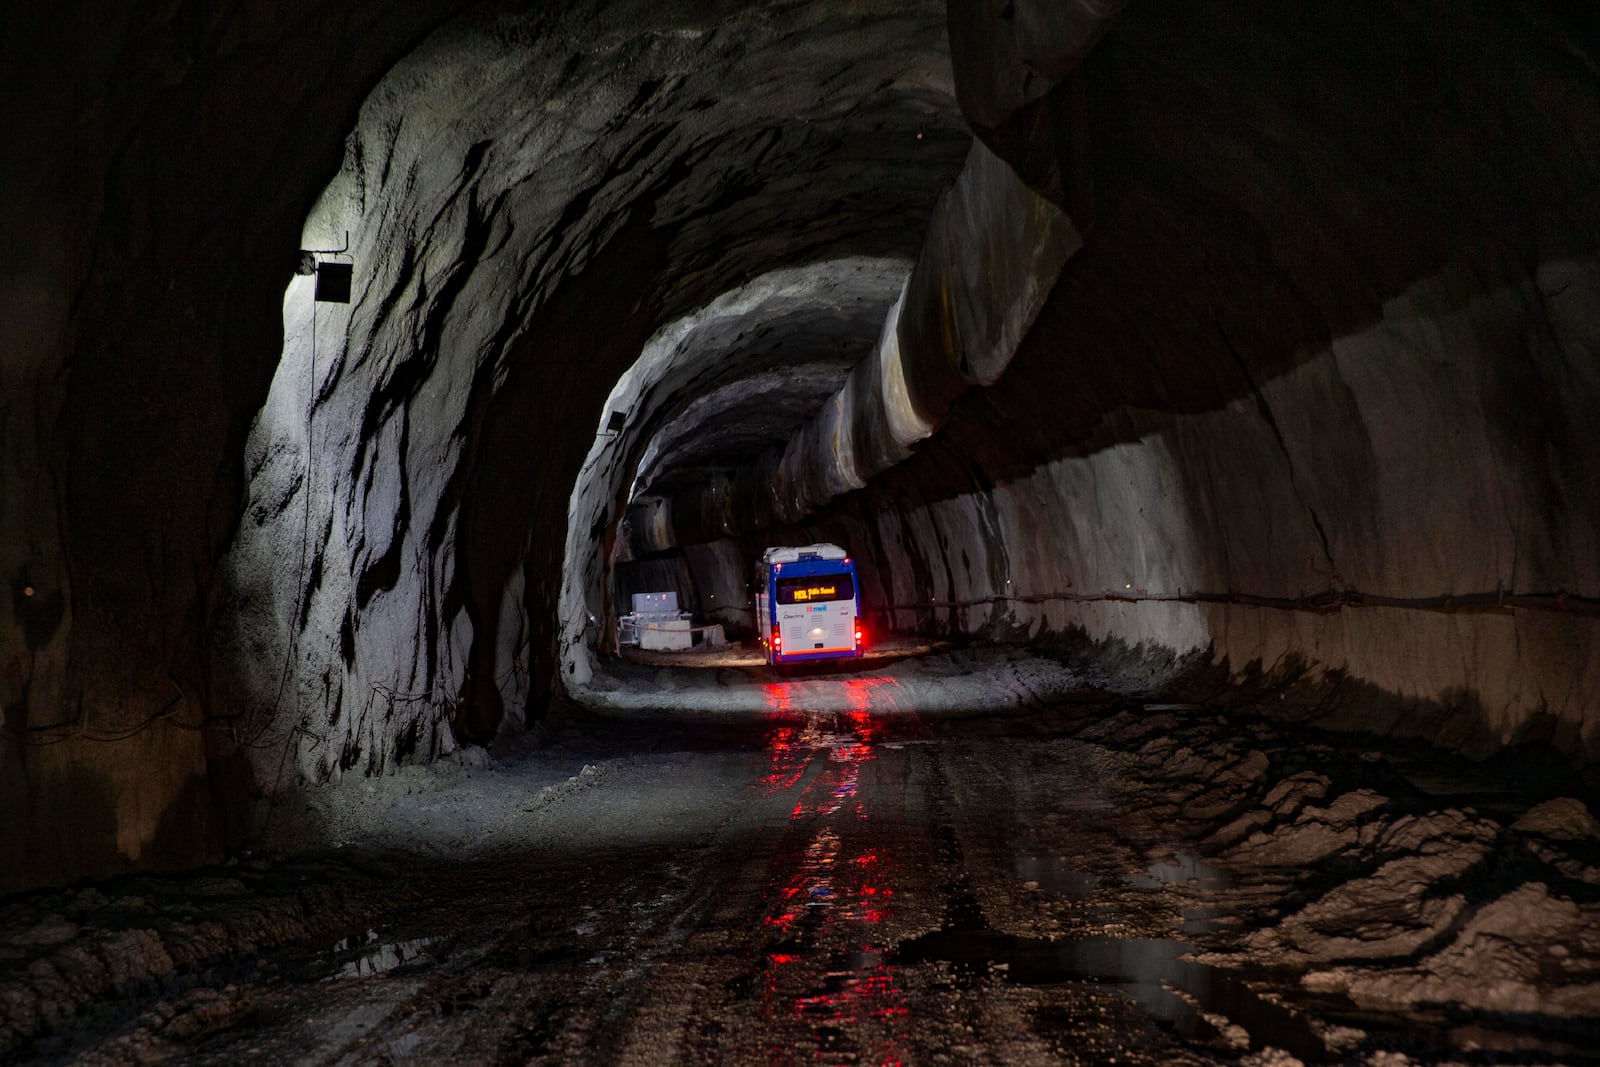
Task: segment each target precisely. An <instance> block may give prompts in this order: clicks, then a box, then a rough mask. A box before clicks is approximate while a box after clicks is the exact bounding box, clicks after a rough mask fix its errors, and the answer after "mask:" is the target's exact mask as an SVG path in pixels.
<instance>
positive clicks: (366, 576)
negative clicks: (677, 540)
mask: <svg viewBox="0 0 1600 1067" xmlns="http://www.w3.org/2000/svg"><path fill="white" fill-rule="evenodd" d="M782 7H783V11H782V17H776V16H775V13H774V11H773V10H772V9H771V6H770V5H768V6H762V5H757V6H753V7H751V6H740V7H739V8H738V9H737V10H733V9H730V10H728V11H722V12H718V11H706V10H704V9H703V8H702V7H701V6H700V5H693V4H682V5H664V6H663V5H657V4H635V3H622V4H600V3H592V4H582V5H567V6H565V7H563V8H561V9H559V10H555V9H549V8H548V7H547V6H544V5H539V6H537V7H536V10H533V11H529V12H526V13H523V14H520V15H517V16H514V17H513V16H496V17H493V18H484V19H467V20H463V21H462V22H460V23H456V24H453V25H452V26H450V27H449V28H447V30H445V31H443V32H441V33H439V34H437V35H435V36H434V37H433V38H431V39H430V40H429V41H428V42H427V43H426V44H425V45H424V46H423V47H422V48H420V49H418V50H417V51H416V52H415V53H413V54H412V55H410V56H409V57H407V59H406V60H405V61H404V62H402V63H401V64H399V65H397V66H396V67H395V69H394V70H393V71H392V72H391V73H390V74H389V76H388V77H386V78H385V79H384V82H383V84H382V85H380V86H379V88H378V89H377V90H376V91H375V92H374V93H373V94H372V96H371V97H370V98H369V100H368V102H367V104H366V105H365V107H364V108H363V111H362V114H361V118H360V121H359V123H358V124H357V127H356V131H355V133H354V134H352V136H351V138H350V141H349V144H348V149H347V153H346V158H345V166H344V169H343V171H342V173H341V174H340V176H339V178H338V180H336V181H335V182H334V184H333V185H331V186H330V187H329V188H328V190H327V191H326V193H325V194H324V196H323V197H322V199H321V201H320V202H319V204H318V206H317V208H316V210H315V211H314V212H313V213H312V216H311V218H310V219H309V220H308V221H307V224H306V229H305V236H304V241H305V243H306V245H307V246H308V247H323V248H326V247H333V246H337V245H338V244H339V243H340V241H341V240H342V236H343V233H344V232H345V231H346V230H349V231H350V233H351V238H352V242H353V245H352V255H353V257H354V262H355V264H356V282H355V294H354V299H353V302H352V303H351V304H350V305H349V306H348V307H334V308H324V309H323V310H321V311H318V312H316V315H317V319H316V331H315V337H316V341H315V353H313V341H312V338H313V333H312V330H311V328H310V323H311V315H312V314H313V311H312V305H311V303H310V299H309V296H310V294H309V293H308V292H307V291H306V290H307V285H308V283H297V284H296V285H293V286H291V287H290V289H289V291H288V292H287V293H286V294H285V296H284V322H285V338H286V339H285V346H284V352H283V357H282V360H281V362H280V364H279V367H278V372H277V375H276V377H275V378H274V381H273V384H272V389H271V393H270V395H269V397H268V400H267V402H266V404H265V405H264V407H263V409H262V412H261V415H260V417H259V418H258V420H257V421H256V423H255V425H254V426H253V428H252V433H251V437H250V440H249V442H248V444H247V447H246V451H245V457H246V467H247V470H248V471H249V473H250V485H249V498H248V500H247V503H246V507H245V513H246V519H245V521H244V522H243V523H242V524H241V527H240V531H239V535H238V538H237V539H236V542H235V544H234V547H233V550H232V552H231V553H230V555H229V558H228V559H227V561H226V572H225V584H226V587H227V588H228V590H229V594H230V600H229V604H228V611H227V614H226V618H225V625H224V626H223V627H222V628H220V629H219V640H218V650H217V651H218V656H219V658H224V657H226V656H228V655H230V654H231V655H232V656H233V657H234V658H233V660H232V661H231V664H230V663H223V664H221V665H219V670H226V669H227V668H228V667H229V666H230V665H231V666H232V667H233V669H232V670H231V671H229V672H228V676H227V679H226V682H227V684H228V686H229V691H230V692H231V693H233V694H234V699H236V700H237V701H238V702H239V703H240V704H241V705H244V706H246V707H248V708H250V709H252V710H253V711H254V712H256V713H257V714H258V715H259V716H260V720H259V721H260V722H261V723H262V724H263V728H264V729H267V730H275V731H276V732H277V733H279V734H283V733H285V732H289V733H292V735H293V742H292V746H291V749H290V751H291V753H292V755H293V758H294V759H295V761H296V763H295V764H294V766H296V769H297V771H298V773H300V774H301V775H303V776H305V777H306V778H308V779H311V780H314V781H324V780H328V779H331V778H336V777H339V776H341V775H344V774H350V773H363V774H373V773H379V772H381V771H382V770H384V769H385V768H386V767H388V766H391V765H392V764H393V763H394V762H395V761H396V760H406V759H425V758H428V757H430V756H432V755H434V754H437V753H438V752H440V751H444V750H446V749H448V748H449V747H450V746H451V745H453V744H456V743H460V742H462V741H467V742H481V741H485V740H487V739H488V738H490V737H492V736H493V735H494V734H495V732H496V731H497V730H498V729H500V728H501V726H502V724H504V723H506V722H507V721H509V722H511V723H512V724H516V723H518V722H521V721H523V719H524V716H525V715H526V714H529V713H530V711H531V713H536V712H537V710H538V707H539V705H541V704H542V702H543V701H544V700H546V699H547V698H548V697H549V695H550V694H551V693H552V691H553V689H554V675H555V672H556V658H555V652H556V644H557V640H558V637H559V636H561V635H563V634H564V633H565V632H566V629H567V628H568V627H576V629H577V630H578V632H580V633H581V632H582V631H583V629H584V628H585V626H586V625H587V609H586V608H585V607H584V605H583V604H582V603H581V602H576V603H567V602H564V601H563V600H562V599H561V598H560V590H561V576H562V570H563V567H562V564H563V559H564V550H565V547H566V541H567V538H566V534H567V518H568V509H567V504H568V500H569V495H570V491H571V487H572V485H573V484H574V482H575V480H576V479H577V477H578V475H579V472H580V470H581V468H582V466H583V463H584V457H585V454H586V453H587V452H588V451H589V450H590V445H591V443H592V442H594V441H595V439H596V437H597V436H598V435H600V434H602V433H603V432H604V426H605V425H606V424H607V422H608V420H609V411H608V409H607V407H606V401H607V394H608V392H609V391H610V390H611V387H612V383H613V382H616V381H617V379H618V377H619V376H620V375H621V374H622V373H623V371H624V370H625V369H626V368H627V367H628V365H629V363H630V361H632V360H633V359H634V358H635V357H637V356H638V354H639V353H640V351H641V350H642V349H643V348H644V347H645V345H646V342H647V341H648V340H649V338H651V337H652V336H653V335H655V334H656V333H657V331H658V330H659V329H661V328H662V326H663V324H666V323H671V322H674V321H677V320H680V319H683V318H685V317H686V316H688V315H689V314H690V313H691V312H693V311H694V310H695V309H697V308H703V307H706V306H707V305H712V304H714V303H715V301H716V300H717V298H719V297H722V296H724V295H725V294H729V293H733V292H738V291H742V290H741V289H740V287H741V285H743V284H744V283H746V282H748V281H749V280H750V279H751V278H752V277H754V276H756V275H758V274H760V273H761V272H763V271H767V272H781V271H784V270H791V271H801V272H802V273H804V272H806V271H810V272H812V273H811V274H810V275H807V276H809V277H813V278H815V277H821V276H823V275H825V274H826V270H825V269H824V268H822V267H821V266H820V265H823V264H829V263H847V262H854V261H855V260H857V259H859V260H861V261H863V262H871V263H874V264H877V266H874V267H873V268H872V269H871V270H867V271H864V272H859V273H852V274H851V275H850V276H849V277H847V278H845V279H844V281H843V283H842V284H843V289H844V292H845V293H846V294H847V295H850V294H854V295H856V296H860V295H862V294H866V295H868V296H872V298H873V299H878V297H877V296H875V295H874V294H877V293H878V290H880V289H884V286H883V285H882V284H880V282H881V278H882V277H883V276H884V274H883V272H884V270H885V269H887V270H889V271H890V272H891V273H893V274H898V273H900V272H903V270H904V266H903V265H902V261H904V260H906V259H908V258H909V255H910V254H911V253H912V252H914V251H915V249H916V247H917V246H918V244H919V243H920V240H921V235H922V231H923V229H924V227H925V225H926V217H927V212H928V211H929V210H930V208H931V205H932V203H933V201H934V199H935V198H936V196H937V194H938V191H939V189H940V188H941V187H942V186H943V184H944V183H946V182H947V181H948V176H949V174H950V173H951V172H952V171H953V170H954V168H955V166H957V165H958V164H959V160H960V156H961V154H962V153H963V152H964V151H965V149H966V147H967V144H968V143H969V141H970V137H969V135H968V134H967V133H966V131H965V129H964V128H963V127H962V125H961V122H960V119H959V116H958V114H957V112H956V109H955V106H954V101H953V99H952V97H951V94H950V90H949V84H948V82H949V74H948V64H947V60H946V58H945V49H944V27H943V9H942V7H941V6H940V5H938V4H923V5H918V6H914V7H913V8H910V9H907V8H905V7H904V6H903V5H899V4H890V3H882V4H867V5H855V6H852V7H851V8H850V9H849V10H840V9H835V8H833V7H831V6H829V5H808V6H802V7H799V8H792V7H790V6H788V5H782ZM819 86H826V89H825V90H823V89H819V88H818V87H819ZM884 263H888V264H889V266H888V267H887V268H885V267H884V266H883V264H884ZM888 293H889V290H887V289H885V291H884V294H883V296H882V301H883V302H885V303H886V302H887V300H888V299H889V296H888ZM846 303H848V301H846ZM774 310H775V313H776V312H778V311H782V309H781V308H775V309H774ZM818 314H819V315H820V314H821V312H818ZM878 314H880V315H881V310H880V311H879V312H878ZM801 318H803V316H801ZM795 329H796V330H797V331H799V333H803V332H804V329H803V323H801V324H800V325H797V326H796V327H795ZM711 362H714V360H713V361H711ZM696 373H701V374H704V373H710V368H709V367H707V366H702V367H698V368H696V367H689V368H688V369H687V370H685V372H684V373H683V374H682V375H680V376H679V380H675V381H670V382H665V383H659V384H661V388H662V389H664V390H665V391H667V392H673V391H674V390H677V391H679V392H681V391H682V389H681V387H683V386H685V385H686V384H687V385H692V384H694V383H695V381H697V380H698V379H697V378H696ZM650 384H652V385H654V384H658V383H650ZM632 406H633V405H632V404H631V403H630V404H629V405H627V407H628V409H629V410H630V411H631V409H632ZM594 506H595V507H596V508H597V509H598V511H597V513H596V514H594V515H590V516H588V517H586V518H585V520H584V521H583V523H582V524H581V526H580V528H579V535H580V536H586V537H587V538H588V539H589V540H590V541H593V542H595V543H596V544H597V545H598V544H599V543H601V542H603V541H604V539H605V537H606V536H607V528H608V525H610V524H614V522H615V508H614V505H612V504H611V503H610V502H609V501H608V500H607V499H606V495H605V494H601V496H600V498H599V499H597V500H596V501H595V502H594ZM580 600H581V598H580ZM241 651H242V652H243V653H244V654H243V655H240V652H241Z"/></svg>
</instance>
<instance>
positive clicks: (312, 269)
mask: <svg viewBox="0 0 1600 1067" xmlns="http://www.w3.org/2000/svg"><path fill="white" fill-rule="evenodd" d="M349 251H350V231H349V230H346V231H344V247H343V248H302V249H301V250H300V266H299V267H297V268H296V269H295V273H296V274H315V275H316V276H317V289H316V294H315V296H314V298H313V299H315V300H316V301H317V302H318V303H322V304H348V303H350V280H351V278H352V277H353V276H354V274H355V269H356V265H355V264H354V263H331V262H330V263H324V262H322V261H320V260H318V259H317V257H318V256H342V255H346V254H347V253H348V252H349Z"/></svg>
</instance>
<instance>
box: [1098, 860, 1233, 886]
mask: <svg viewBox="0 0 1600 1067" xmlns="http://www.w3.org/2000/svg"><path fill="white" fill-rule="evenodd" d="M1123 881H1125V882H1127V884H1129V885H1131V886H1134V887H1136V888H1138V889H1160V888H1161V887H1162V886H1168V885H1188V886H1194V887H1195V888H1196V889H1226V888H1228V886H1229V884H1230V881H1229V878H1228V872H1227V871H1225V870H1223V869H1222V868H1220V867H1214V866H1212V865H1211V864H1209V863H1207V862H1206V861H1205V860H1203V859H1201V858H1200V857H1199V856H1196V855H1194V854H1193V853H1190V852H1174V853H1173V854H1172V855H1170V856H1168V857H1167V858H1166V859H1164V860H1157V861H1156V862H1155V863H1152V864H1151V865H1150V866H1149V867H1147V868H1145V870H1144V872H1143V873H1141V874H1130V875H1127V876H1126V877H1125V878H1124V879H1123Z"/></svg>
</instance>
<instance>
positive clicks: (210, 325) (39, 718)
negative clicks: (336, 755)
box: [0, 0, 449, 888]
mask: <svg viewBox="0 0 1600 1067" xmlns="http://www.w3.org/2000/svg"><path fill="white" fill-rule="evenodd" d="M447 6H449V5H445V4H442V3H438V2H433V0H403V2H401V3H387V2H386V3H383V4H381V5H380V4H375V3H354V4H348V5H341V6H340V7H339V8H337V9H330V8H327V7H325V6H322V5H316V4H309V3H301V2H287V3H271V4H262V3H245V4H233V5H227V6H226V8H225V9H224V8H217V9H215V10H213V9H210V8H207V9H205V10H203V11H202V10H200V9H199V8H194V7H185V8H183V9H182V10H181V11H179V10H176V9H172V8H170V7H164V6H162V5H154V6H150V5H140V4H134V3H112V4H94V5H87V4H74V3H67V4H52V5H24V6H22V7H19V8H17V9H15V10H8V12H7V16H6V27H5V31H4V32H3V33H0V143H3V144H4V146H5V147H4V150H3V151H0V188H3V189H4V190H5V196H4V198H3V199H0V247H4V248H5V249H6V256H5V261H4V263H3V264H0V575H3V576H4V583H5V586H4V591H3V593H0V707H3V710H4V729H3V731H0V808H3V809H4V811H5V812H6V813H7V814H6V818H5V819H4V820H0V854H3V855H5V856H6V857H8V859H9V861H10V862H8V863H7V864H6V865H5V867H4V869H3V870H0V888H5V887H9V886H17V885H25V884H31V883H34V882H37V881H45V880H62V879H67V878H72V877H77V876H80V875H82V874H85V873H90V872H94V873H105V872H109V871H113V870H117V869H126V868H128V867H131V866H133V865H135V864H137V865H139V866H144V867H150V866H160V865H163V864H171V863H184V862H192V861H193V859H194V858H195V857H197V856H204V855H207V854H214V851H215V850H216V849H217V848H218V847H220V846H221V845H222V844H223V843H225V842H226V841H227V840H229V839H230V838H232V837H233V836H235V835H236V834H237V832H238V830H239V825H238V822H237V816H239V815H242V811H243V809H242V806H241V805H240V804H238V803H237V800H238V795H237V792H236V790H237V789H238V788H239V786H240V784H241V782H242V780H243V774H242V771H243V768H242V766H241V764H240V761H239V758H238V751H239V749H238V746H237V744H236V743H235V741H234V739H233V737H232V735H231V732H230V730H229V722H228V720H229V719H230V717H231V714H232V709H230V708H229V707H227V706H219V705H217V704H215V703H212V702H210V701H208V699H207V696H208V694H207V689H208V672H209V664H208V662H207V659H206V656H205V654H204V650H203V642H202V641H201V634H203V633H204V632H205V630H206V628H207V626H208V624H209V619H210V618H211V617H212V616H211V608H212V603H211V600H210V596H211V594H212V593H213V592H214V591H215V587H214V584H213V579H214V576H215V569H216V565H217V559H218V556H219V555H220V553H221V551H222V547H223V545H224V543H225V542H226V539H227V538H228V536H229V534H230V532H231V529H232V525H233V523H234V521H235V519H236V517H237V502H238V497H239V491H240V477H241V472H240V470H239V464H238V455H239V447H240V442H241V441H242V438H243V433H244V429H245V426H246V425H247V424H248V420H249V418H250V417H251V414H252V413H253V412H254V411H255V409H256V408H257V407H258V406H259V405H260V402H261V398H262V396H263V395H264V393H265V389H266V383H267V381H268V380H269V378H270V375H271V373H272V366H273V363H274V361H275V360H276V358H277V355H278V350H279V329H280V328H279V325H278V323H279V312H278V305H279V300H280V293H281V287H282V285H283V283H284V280H285V279H286V278H287V277H288V275H289V272H290V270H291V269H292V263H293V252H294V249H295V248H296V247H297V241H298V238H299V231H300V224H301V222H302V220H303V219H304V217H305V212H306V210H307V208H308V207H309V205H310V203H311V202H312V200H313V199H314V197H315V191H316V189H317V188H318V187H320V186H321V185H322V184H323V183H325V182H326V180H327V176H328V175H329V174H330V173H332V171H333V170H334V169H335V168H336V167H337V165H338V158H339V152H340V147H341V143H342V139H343V137H344V134H345V133H346V132H347V131H348V130H349V128H350V126H351V125H352V123H353V122H354V118H355V114H356V110H357V108H358V106H359V104H360V101H361V99H362V98H363V97H364V96H365V95H366V93H367V91H368V89H369V88H370V87H371V86H372V84H373V83H374V82H375V81H376V80H377V78H378V77H379V76H380V75H381V73H382V72H383V71H384V70H385V69H386V68H387V67H388V66H389V65H390V64H392V63H393V62H394V60H395V59H396V58H398V57H399V56H400V55H401V54H403V53H404V52H405V51H406V50H407V49H409V48H410V47H411V46H412V45H413V44H414V43H415V42H416V41H418V40H420V39H421V38H422V37H423V36H424V35H425V34H426V33H427V32H428V31H429V30H430V29H431V28H432V27H433V26H434V25H436V24H437V21H438V19H439V18H440V17H441V13H442V11H441V9H443V8H445V7H447ZM380 8H381V15H380V11H379V9H380ZM246 116H248V117H246Z"/></svg>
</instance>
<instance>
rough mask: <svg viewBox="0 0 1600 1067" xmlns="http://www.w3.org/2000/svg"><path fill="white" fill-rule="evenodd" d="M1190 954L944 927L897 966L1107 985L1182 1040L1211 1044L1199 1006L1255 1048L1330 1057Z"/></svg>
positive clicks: (1309, 1035)
mask: <svg viewBox="0 0 1600 1067" xmlns="http://www.w3.org/2000/svg"><path fill="white" fill-rule="evenodd" d="M1188 951H1189V946H1188V945H1186V944H1184V943H1183V942H1181V941H1172V940H1166V939H1122V938H1114V937H1086V938H1081V939H1077V940H1071V939H1066V940H1061V941H1046V940H1042V939H1035V938H1026V937H1014V936H1012V935H1010V934H1003V933H999V932H997V931H994V930H988V929H982V930H958V929H946V930H941V931H938V932H937V933H931V934H925V935H923V936H922V937H919V938H916V939H914V940H911V941H907V942H905V943H903V944H902V945H901V946H900V948H899V950H898V951H897V952H896V953H895V954H894V961H895V963H896V964H899V965H902V966H903V965H910V964H916V963H927V962H935V961H944V962H948V963H953V964H955V965H957V966H958V967H964V968H966V969H969V970H972V969H979V970H981V971H983V972H987V973H989V974H993V975H996V976H998V977H999V978H1000V979H1001V980H1003V981H1007V982H1011V983H1014V984H1017V985H1052V984H1056V983H1061V982H1092V983H1097V984H1103V985H1110V986H1114V987H1115V988H1117V989H1118V990H1120V991H1122V992H1123V993H1125V994H1127V995H1128V996H1129V997H1131V998H1132V999H1133V1000H1134V1001H1136V1002H1138V1003H1139V1004H1140V1005H1141V1006H1143V1007H1144V1008H1145V1010H1147V1011H1149V1012H1150V1014H1151V1015H1153V1016H1154V1017H1155V1018H1156V1019H1157V1020H1159V1021H1160V1022H1162V1023H1164V1024H1165V1025H1167V1026H1168V1027H1170V1028H1171V1029H1173V1030H1174V1031H1176V1032H1177V1033H1178V1034H1179V1035H1181V1036H1183V1037H1187V1038H1194V1039H1198V1040H1211V1039H1213V1038H1215V1037H1216V1028H1215V1027H1214V1026H1212V1024H1211V1023H1209V1022H1207V1021H1206V1019H1205V1018H1204V1017H1203V1016H1202V1015H1201V1014H1200V1012H1199V1011H1197V1010H1196V1009H1195V1006H1194V1005H1195V1004H1199V1005H1200V1007H1201V1008H1202V1009H1204V1010H1205V1011H1207V1012H1210V1013H1213V1014H1216V1015H1221V1016H1224V1017H1225V1018H1227V1019H1228V1020H1229V1021H1231V1022H1234V1023H1237V1024H1238V1025H1240V1026H1242V1027H1244V1028H1245V1029H1246V1030H1247V1031H1249V1033H1250V1045H1251V1047H1252V1048H1257V1049H1259V1048H1264V1047H1266V1046H1269V1045H1270V1046H1274V1047H1276V1048H1281V1049H1284V1050H1286V1051H1288V1052H1290V1053H1292V1054H1293V1055H1295V1056H1298V1057H1300V1059H1302V1060H1304V1061H1305V1062H1307V1063H1321V1062H1325V1061H1327V1060H1328V1058H1329V1057H1328V1049H1327V1046H1326V1045H1324V1044H1323V1042H1322V1041H1321V1040H1320V1039H1319V1038H1318V1037H1317V1035H1316V1033H1315V1032H1314V1031H1313V1030H1312V1029H1311V1026H1310V1024H1309V1023H1308V1022H1307V1021H1306V1019H1305V1018H1304V1017H1303V1016H1300V1015H1297V1014H1295V1013H1294V1012H1291V1011H1290V1010H1288V1009H1287V1008H1284V1007H1282V1006H1280V1005H1277V1004H1273V1003H1271V1002H1269V1001H1266V1000H1263V999H1262V998H1261V997H1259V996H1257V995H1256V994H1255V993H1254V992H1252V991H1251V990H1250V989H1249V987H1248V986H1246V985H1245V983H1244V982H1243V981H1241V980H1240V979H1239V977H1238V976H1237V975H1236V974H1235V973H1233V972H1230V971H1225V970H1222V969H1220V968H1217V967H1211V966H1208V965H1206V964H1201V963H1193V962H1190V961H1188V960H1184V959H1180V958H1179V957H1180V956H1182V955H1183V954H1184V953H1186V952H1188ZM1174 989H1178V990H1182V991H1183V993H1185V994H1187V997H1184V996H1178V995H1177V994H1176V993H1174V992H1173V990H1174ZM1190 998H1192V1000H1193V1003H1191V1000H1190Z"/></svg>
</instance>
